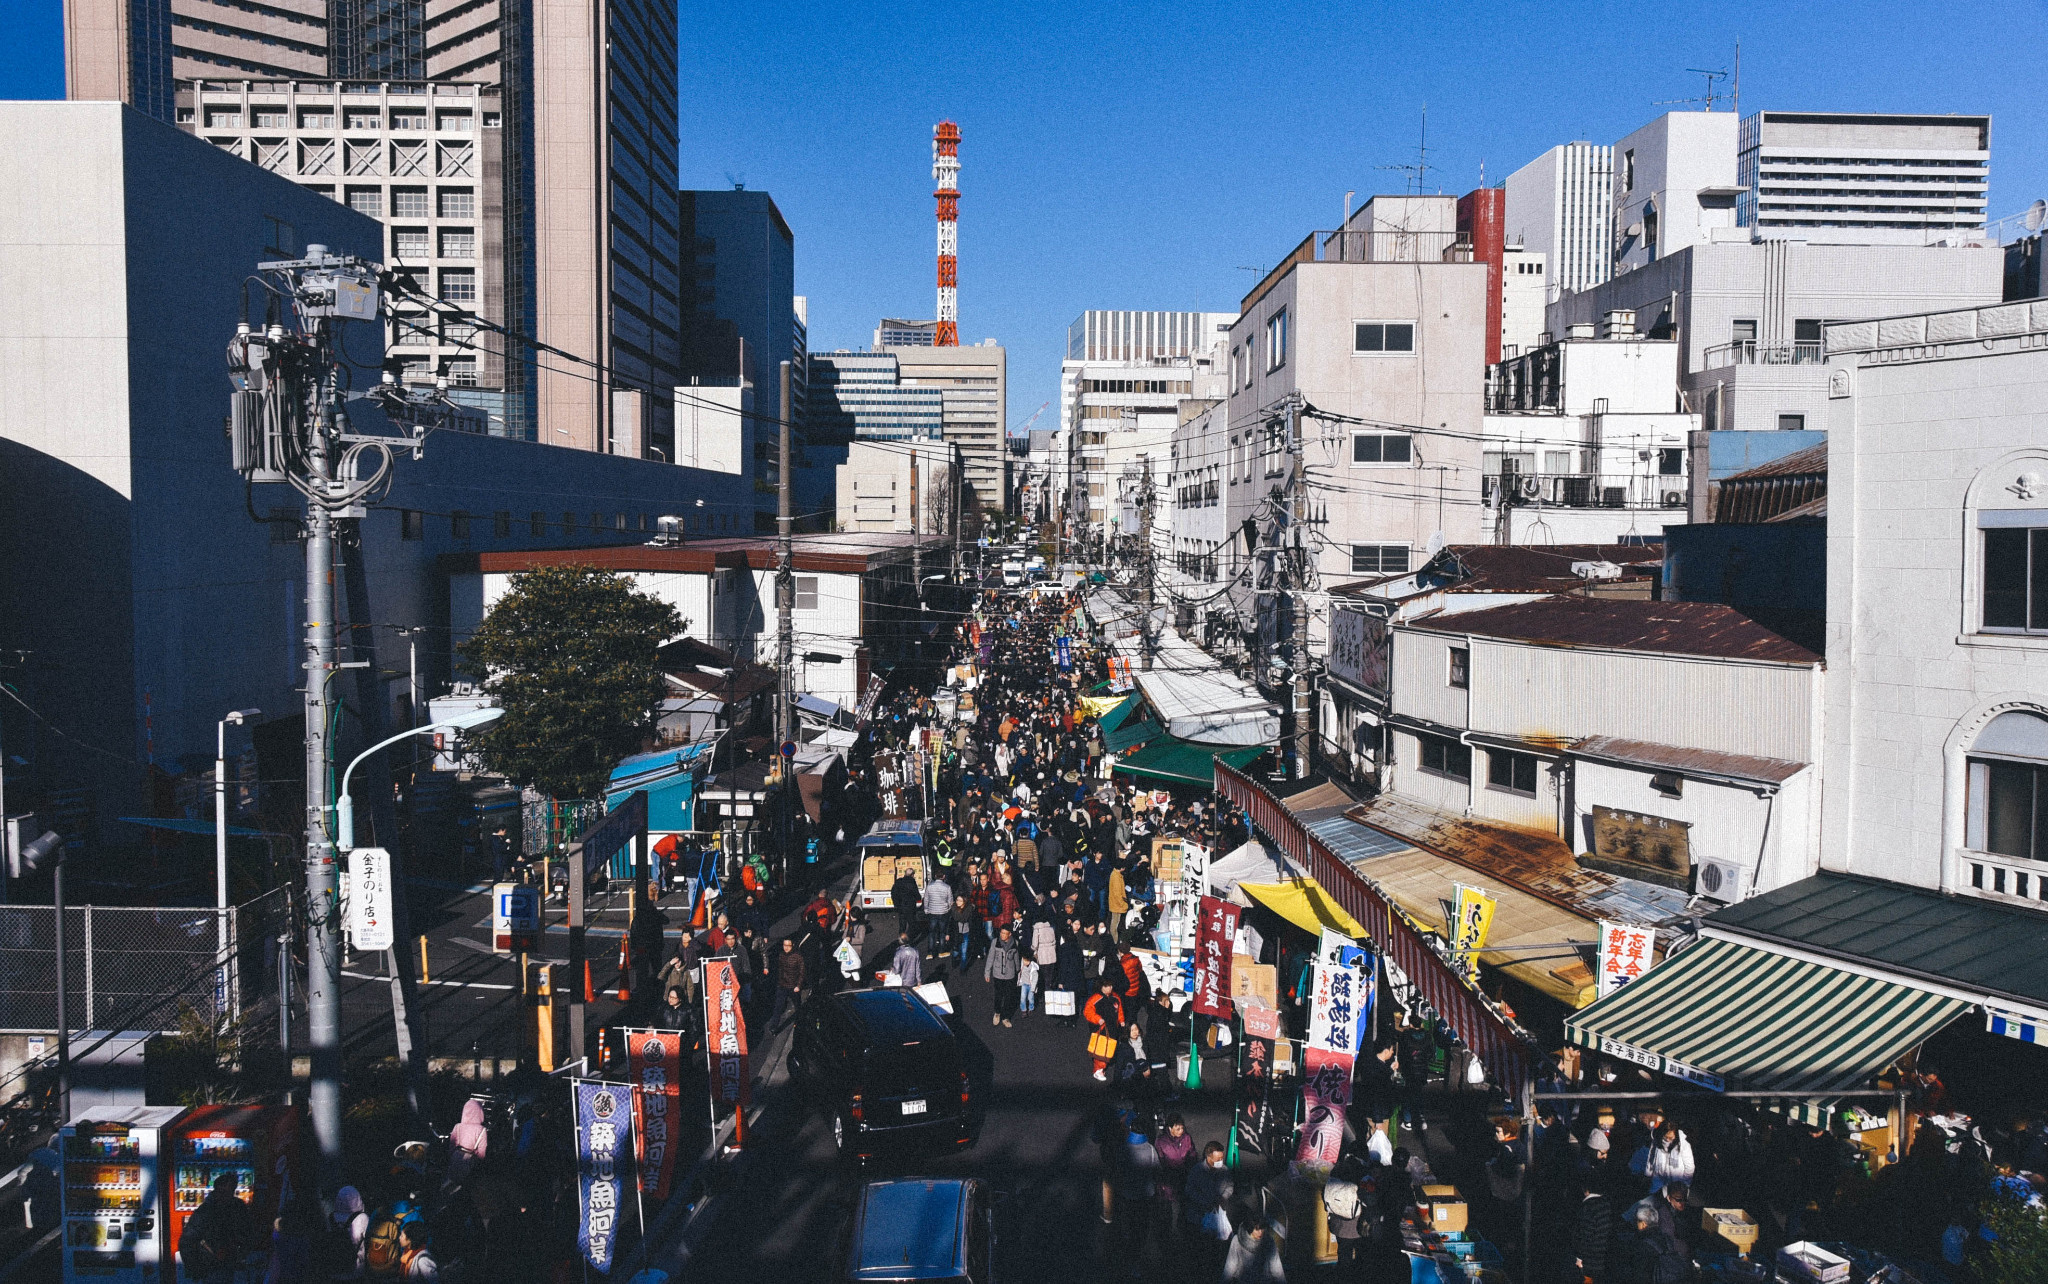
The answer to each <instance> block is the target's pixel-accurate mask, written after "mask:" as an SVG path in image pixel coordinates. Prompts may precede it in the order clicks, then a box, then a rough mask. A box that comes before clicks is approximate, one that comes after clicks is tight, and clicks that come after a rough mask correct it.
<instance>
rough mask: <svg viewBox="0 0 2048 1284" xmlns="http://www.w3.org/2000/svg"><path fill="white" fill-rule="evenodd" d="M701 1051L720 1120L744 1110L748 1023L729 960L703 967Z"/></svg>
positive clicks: (737, 978)
mask: <svg viewBox="0 0 2048 1284" xmlns="http://www.w3.org/2000/svg"><path fill="white" fill-rule="evenodd" d="M704 1029H705V1030H706V1031H708V1032H709V1033H708V1035H707V1037H706V1038H705V1040H704V1052H705V1055H706V1056H708V1057H709V1058H710V1060H711V1100H712V1103H713V1105H714V1107H715V1108H716V1109H717V1110H718V1113H719V1117H720V1118H723V1117H724V1116H725V1114H726V1113H727V1112H729V1111H734V1110H737V1111H740V1112H742V1114H743V1115H744V1112H745V1110H746V1108H747V1079H748V1078H749V1075H748V1074H747V1023H746V1020H745V1018H744V1017H742V1016H741V1014H740V978H739V974H738V973H736V972H734V971H733V968H732V960H731V959H708V960H706V961H705V964H704Z"/></svg>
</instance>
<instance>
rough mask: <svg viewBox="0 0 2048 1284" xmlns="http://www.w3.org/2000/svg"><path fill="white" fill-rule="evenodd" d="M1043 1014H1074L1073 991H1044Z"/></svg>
mask: <svg viewBox="0 0 2048 1284" xmlns="http://www.w3.org/2000/svg"><path fill="white" fill-rule="evenodd" d="M1045 1014H1046V1015H1047V1016H1049V1017H1056V1016H1063V1017H1070V1016H1072V1015H1074V992H1073V991H1072V990H1047V991H1046V992H1045Z"/></svg>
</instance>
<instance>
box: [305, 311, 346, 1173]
mask: <svg viewBox="0 0 2048 1284" xmlns="http://www.w3.org/2000/svg"><path fill="white" fill-rule="evenodd" d="M314 327H315V328H314V335H315V341H316V345H317V347H318V350H319V352H320V353H321V355H322V356H323V357H324V356H325V355H326V353H327V351H328V323H327V321H326V320H325V319H324V318H323V319H320V320H318V321H316V322H315V323H314ZM333 402H334V384H333V367H332V366H324V365H323V368H322V370H321V374H320V378H319V383H318V385H317V391H316V392H315V394H314V406H313V415H312V419H313V423H312V431H311V432H310V433H309V434H308V435H307V436H308V440H307V442H306V471H307V474H308V480H309V481H310V482H311V486H310V487H309V491H310V493H309V494H308V495H307V498H306V637H305V655H306V659H305V664H304V668H305V673H306V688H305V690H306V906H307V915H306V1026H307V1038H308V1042H309V1045H310V1051H311V1053H312V1079H311V1091H310V1092H309V1093H308V1094H307V1107H308V1110H309V1112H310V1113H311V1115H312V1117H313V1135H314V1138H315V1139H316V1141H317V1143H318V1145H319V1148H320V1186H321V1189H323V1190H332V1189H335V1188H336V1186H337V1184H338V1183H339V1181H340V1178H341V946H340V933H339V932H338V930H337V928H338V926H339V923H338V919H339V909H340V904H339V898H338V897H337V895H336V886H337V884H338V881H339V880H338V879H337V878H336V876H335V875H336V869H335V863H334V859H335V854H334V841H333V838H332V836H331V834H330V833H329V831H328V820H327V808H328V797H327V755H328V744H327V736H328V721H327V720H328V716H329V712H330V709H329V705H330V696H329V693H328V689H327V681H328V677H329V675H331V674H332V673H333V672H334V640H335V639H334V513H333V511H332V510H331V509H330V508H329V507H328V504H327V494H326V492H327V490H328V487H329V484H330V483H331V482H332V481H333V464H334V461H333V458H332V453H331V452H332V448H333V444H334V443H333V440H332V438H333V433H334V420H333V417H332V414H331V411H332V408H333Z"/></svg>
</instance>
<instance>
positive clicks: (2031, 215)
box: [2020, 200, 2048, 232]
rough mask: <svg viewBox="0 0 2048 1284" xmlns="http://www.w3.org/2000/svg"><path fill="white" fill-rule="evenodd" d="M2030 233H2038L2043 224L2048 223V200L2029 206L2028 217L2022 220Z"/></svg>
mask: <svg viewBox="0 0 2048 1284" xmlns="http://www.w3.org/2000/svg"><path fill="white" fill-rule="evenodd" d="M2020 221H2021V222H2022V223H2025V224H2026V225H2027V230H2028V231H2029V232H2038V231H2040V230H2041V225H2042V224H2043V223H2048V200H2040V201H2035V202H2034V203H2033V204H2032V205H2029V206H2027V212H2026V215H2025V216H2024V217H2023V218H2021V220H2020Z"/></svg>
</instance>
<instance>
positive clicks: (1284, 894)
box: [1237, 878, 1366, 940]
mask: <svg viewBox="0 0 2048 1284" xmlns="http://www.w3.org/2000/svg"><path fill="white" fill-rule="evenodd" d="M1237 886H1238V890H1240V891H1242V892H1243V893H1244V894H1245V895H1246V896H1249V897H1251V898H1252V899H1253V900H1255V901H1257V902H1258V903H1259V904H1261V905H1263V906H1265V907H1266V908H1267V909H1269V910H1272V911H1273V912H1274V913H1275V914H1278V915H1279V916H1280V917H1281V918H1284V919H1286V920H1287V921H1288V922H1290V923H1292V924H1294V925H1295V926H1296V927H1298V928H1300V929H1301V930H1302V931H1304V932H1307V933H1308V934H1309V935H1310V936H1321V935H1322V933H1323V929H1324V928H1326V927H1327V928H1332V929H1334V930H1336V931H1339V932H1342V933H1343V934H1344V935H1346V936H1348V937H1351V938H1352V939H1354V940H1359V939H1363V938H1364V936H1365V935H1366V931H1365V929H1364V928H1363V927H1361V926H1359V923H1358V920H1357V919H1355V918H1353V917H1351V916H1350V915H1349V914H1346V913H1345V912H1344V907H1343V906H1341V905H1339V904H1337V902H1336V901H1335V900H1334V899H1332V898H1331V896H1330V894H1329V893H1328V892H1326V891H1324V890H1323V889H1322V888H1321V887H1319V886H1318V885H1317V884H1316V881H1315V880H1314V879H1312V878H1297V879H1293V880H1291V881H1289V882H1285V883H1239V884H1238V885H1237Z"/></svg>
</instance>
